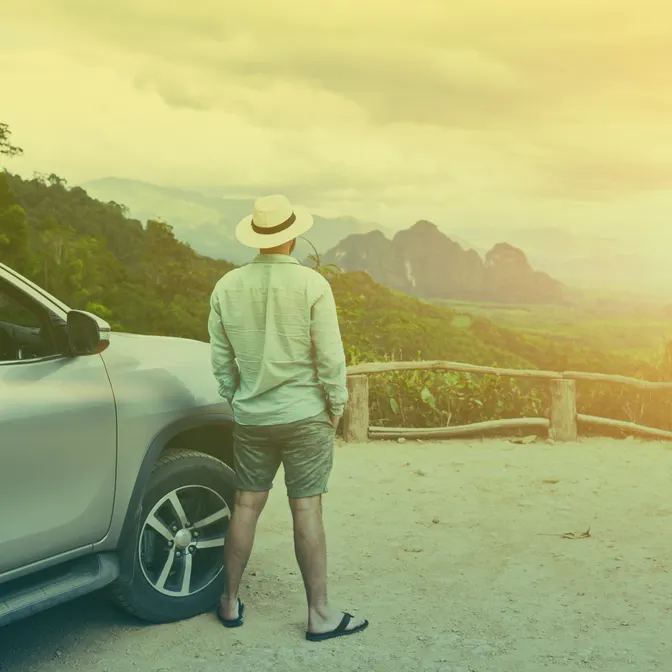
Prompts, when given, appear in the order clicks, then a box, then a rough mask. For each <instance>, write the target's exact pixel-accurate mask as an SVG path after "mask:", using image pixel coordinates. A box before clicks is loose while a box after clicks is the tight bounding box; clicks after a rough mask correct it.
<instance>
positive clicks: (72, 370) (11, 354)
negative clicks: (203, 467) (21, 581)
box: [0, 268, 117, 579]
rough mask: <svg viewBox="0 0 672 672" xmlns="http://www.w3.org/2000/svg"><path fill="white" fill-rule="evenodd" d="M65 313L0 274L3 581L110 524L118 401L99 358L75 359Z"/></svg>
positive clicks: (81, 544)
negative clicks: (68, 348)
mask: <svg viewBox="0 0 672 672" xmlns="http://www.w3.org/2000/svg"><path fill="white" fill-rule="evenodd" d="M66 314H67V313H66V311H64V310H62V309H61V308H60V307H59V305H57V304H56V303H51V302H50V301H49V300H48V299H47V298H46V296H45V298H44V299H42V297H41V295H40V294H39V293H38V292H36V291H35V290H34V289H33V288H32V287H31V286H29V284H28V283H24V282H23V281H22V280H21V279H20V278H19V277H14V276H13V275H11V274H9V273H6V272H3V271H2V269H1V268H0V510H1V511H2V515H0V579H1V578H2V574H3V573H6V572H9V571H11V570H14V569H18V568H22V567H25V566H26V565H29V564H31V563H35V562H39V561H41V560H47V559H51V558H56V556H59V555H61V554H64V553H67V552H68V551H75V550H77V549H83V548H86V547H87V546H90V545H91V544H93V543H94V542H96V541H99V540H100V539H102V538H103V537H104V536H105V534H106V532H107V530H108V529H109V525H110V520H111V516H112V507H113V503H114V488H115V470H116V455H117V428H116V410H115V403H114V397H113V394H112V389H111V386H110V382H109V379H108V376H107V372H106V370H105V366H104V363H103V361H102V359H101V357H100V355H91V356H85V357H70V356H68V353H67V346H66V343H67V332H66V331H65V316H66Z"/></svg>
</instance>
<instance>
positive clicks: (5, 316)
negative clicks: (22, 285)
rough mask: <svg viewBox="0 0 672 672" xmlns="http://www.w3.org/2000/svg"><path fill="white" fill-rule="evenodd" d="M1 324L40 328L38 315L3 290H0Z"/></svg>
mask: <svg viewBox="0 0 672 672" xmlns="http://www.w3.org/2000/svg"><path fill="white" fill-rule="evenodd" d="M0 322H4V323H6V324H13V325H16V326H17V327H26V328H28V329H31V328H32V329H39V328H40V320H39V318H38V317H37V315H36V314H35V313H34V312H32V311H30V310H28V308H26V307H25V306H24V305H22V304H20V303H19V302H18V301H16V300H15V299H13V298H12V297H11V296H9V295H8V294H6V293H5V292H3V290H2V289H0Z"/></svg>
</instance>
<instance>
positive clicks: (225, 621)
mask: <svg viewBox="0 0 672 672" xmlns="http://www.w3.org/2000/svg"><path fill="white" fill-rule="evenodd" d="M221 608H222V607H221V605H220V606H218V607H217V618H218V619H219V620H220V621H221V623H222V625H223V626H224V627H225V628H239V627H240V626H241V625H242V624H243V623H244V622H245V621H244V619H243V614H244V613H245V605H244V604H243V603H242V602H241V601H240V598H238V618H224V616H222V612H221V611H220V610H221Z"/></svg>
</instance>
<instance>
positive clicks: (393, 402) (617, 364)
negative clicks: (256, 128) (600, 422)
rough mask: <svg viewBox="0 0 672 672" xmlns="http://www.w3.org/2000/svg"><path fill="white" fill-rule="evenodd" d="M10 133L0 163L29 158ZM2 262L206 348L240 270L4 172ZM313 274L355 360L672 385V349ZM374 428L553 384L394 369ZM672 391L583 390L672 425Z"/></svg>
mask: <svg viewBox="0 0 672 672" xmlns="http://www.w3.org/2000/svg"><path fill="white" fill-rule="evenodd" d="M20 151H21V150H20V149H19V148H18V147H15V146H13V145H12V144H11V143H10V136H9V129H8V128H7V127H6V126H5V125H2V124H0V153H1V154H4V155H7V156H11V155H16V154H17V153H20ZM0 261H2V262H3V263H5V264H7V265H8V266H10V267H12V268H14V269H15V270H17V271H18V272H20V273H21V274H23V275H24V276H26V277H28V278H29V279H31V280H32V281H34V282H35V283H37V284H39V285H40V286H42V287H44V288H45V289H46V290H47V291H49V292H51V293H52V294H54V295H55V296H57V297H58V298H59V299H61V300H62V301H63V302H65V303H66V304H67V305H69V306H70V307H72V308H78V309H84V310H88V311H91V312H93V313H96V314H97V315H99V316H100V317H102V318H104V319H106V320H107V321H108V322H109V323H110V324H111V325H112V327H113V329H115V330H120V331H127V332H132V333H143V334H157V335H169V336H180V337H185V338H193V339H199V340H203V341H207V338H208V336H207V317H208V306H209V297H210V293H211V291H212V288H213V287H214V285H215V283H216V282H217V280H218V279H219V278H220V277H221V276H222V275H223V274H225V273H227V272H228V271H229V270H231V269H232V268H234V266H233V265H232V264H230V263H228V262H226V261H223V260H218V259H212V258H209V257H206V256H203V255H200V254H197V253H196V252H194V251H193V250H192V249H191V248H190V247H189V246H188V245H186V244H185V243H183V242H181V241H179V240H177V239H176V237H175V235H174V233H173V230H172V228H171V226H170V224H168V223H164V222H158V221H148V222H146V223H144V224H143V223H142V222H140V221H137V220H134V219H132V218H131V217H129V215H128V212H127V210H126V208H125V207H124V205H123V204H119V203H113V202H111V203H102V202H100V201H97V200H94V199H92V198H90V197H89V196H88V195H87V193H86V192H85V191H84V190H83V189H82V188H80V187H76V186H75V187H69V186H68V185H67V184H66V182H65V181H64V180H63V179H61V178H60V177H58V176H57V175H54V174H45V175H35V176H34V177H33V178H32V179H30V180H26V179H22V178H21V177H19V176H17V175H13V174H10V173H8V172H4V173H0ZM313 261H314V263H315V264H316V267H317V270H318V271H319V272H321V273H323V274H324V275H325V276H326V277H327V278H328V280H329V281H330V283H331V285H332V287H333V290H334V294H335V297H336V302H337V306H338V311H339V319H340V325H341V330H342V334H343V341H344V346H345V350H346V354H347V358H348V363H349V364H355V363H360V362H365V361H384V360H390V359H397V360H414V359H445V360H451V361H459V362H468V363H472V364H483V365H494V366H507V367H513V368H530V369H551V370H556V371H562V370H582V371H591V372H603V373H620V374H623V375H630V376H636V377H641V378H646V379H649V380H669V379H672V350H671V349H669V348H668V352H667V354H666V355H665V356H663V357H662V359H661V361H659V362H655V361H651V360H648V361H647V360H644V359H639V358H635V357H633V356H631V355H627V354H625V353H622V352H620V353H619V352H617V351H616V350H614V351H611V350H608V349H605V348H595V347H591V345H590V343H581V342H576V341H572V340H567V339H554V338H550V337H548V336H547V335H544V334H541V333H532V332H529V331H519V330H516V329H514V328H509V327H504V326H498V325H497V324H495V323H493V322H492V321H490V320H489V319H487V318H486V317H484V316H475V315H472V314H470V313H469V312H467V310H468V306H465V307H460V309H456V308H455V307H450V306H440V305H435V304H432V303H429V302H424V301H421V300H418V299H414V298H411V297H408V296H405V295H403V294H400V293H398V292H394V291H392V290H390V289H388V288H387V287H384V286H382V285H379V284H377V283H375V282H374V281H373V280H372V279H371V278H370V277H369V276H368V275H367V274H365V273H357V272H354V273H343V272H341V271H340V269H338V268H336V267H333V266H328V267H321V266H319V262H318V260H317V259H314V260H313ZM371 391H372V395H371V404H372V422H373V423H374V424H377V425H391V426H416V427H418V426H445V425H448V424H451V425H455V424H464V423H469V422H475V421H478V420H486V419H495V418H507V417H534V416H538V415H547V413H548V409H547V398H546V389H545V385H544V384H543V383H541V382H522V381H519V380H515V379H508V378H500V377H496V376H473V375H467V374H437V373H430V372H417V373H396V374H386V375H384V376H383V375H379V376H373V377H372V380H371ZM670 396H671V395H669V394H664V393H660V392H658V393H653V392H652V393H649V392H646V393H642V392H636V391H633V390H631V389H630V388H626V387H622V386H617V385H606V384H583V383H580V384H579V405H580V412H582V413H587V414H591V415H601V416H603V417H610V418H614V419H623V420H629V421H633V422H640V423H643V424H649V425H651V426H656V427H660V428H663V429H667V428H672V413H671V411H672V407H671V404H670Z"/></svg>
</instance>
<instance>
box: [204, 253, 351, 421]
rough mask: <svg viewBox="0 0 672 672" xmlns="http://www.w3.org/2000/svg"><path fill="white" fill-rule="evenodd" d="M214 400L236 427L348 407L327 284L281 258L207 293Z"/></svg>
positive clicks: (267, 259) (259, 263)
mask: <svg viewBox="0 0 672 672" xmlns="http://www.w3.org/2000/svg"><path fill="white" fill-rule="evenodd" d="M208 329H209V332H210V345H211V352H212V370H213V373H214V375H215V378H216V379H217V381H218V382H219V393H220V394H221V395H222V396H223V397H224V398H225V399H227V400H228V401H229V402H230V403H231V406H232V408H233V415H234V419H235V421H236V422H237V423H238V424H241V425H278V424H284V423H289V422H296V421H298V420H305V419H306V418H310V417H313V416H315V415H317V414H318V413H321V412H322V411H324V410H325V409H327V410H329V411H330V412H331V413H333V414H334V415H341V414H342V413H343V409H344V406H345V404H346V402H347V400H348V391H347V387H346V367H345V354H344V352H343V342H342V340H341V333H340V330H339V327H338V318H337V315H336V303H335V301H334V295H333V293H332V291H331V287H330V285H329V283H328V282H327V281H326V279H325V278H323V277H322V276H321V275H320V274H319V273H317V272H316V271H314V270H312V269H310V268H307V267H305V266H302V265H301V264H299V262H298V261H297V260H296V259H294V258H292V257H290V256H287V255H283V254H260V255H258V256H257V257H256V258H255V259H254V261H253V262H252V263H250V264H247V265H246V266H242V267H241V268H237V269H235V270H233V271H230V272H229V273H227V274H226V275H225V276H224V277H223V278H222V279H221V280H220V281H219V282H218V283H217V285H216V286H215V289H214V290H213V292H212V297H211V300H210V319H209V322H208Z"/></svg>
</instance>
